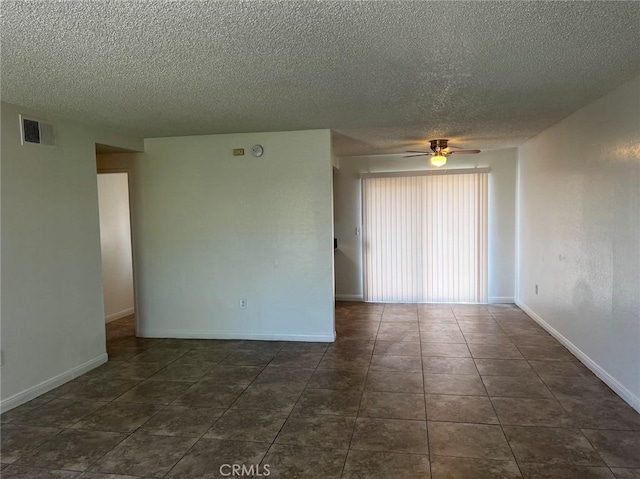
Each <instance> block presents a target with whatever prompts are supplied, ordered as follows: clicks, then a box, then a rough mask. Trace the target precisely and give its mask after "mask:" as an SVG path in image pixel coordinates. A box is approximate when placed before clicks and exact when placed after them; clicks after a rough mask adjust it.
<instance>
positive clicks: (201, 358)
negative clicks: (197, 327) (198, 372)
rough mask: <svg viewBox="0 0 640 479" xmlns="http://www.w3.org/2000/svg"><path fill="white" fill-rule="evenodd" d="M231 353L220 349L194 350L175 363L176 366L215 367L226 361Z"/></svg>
mask: <svg viewBox="0 0 640 479" xmlns="http://www.w3.org/2000/svg"><path fill="white" fill-rule="evenodd" d="M230 353H231V351H227V350H224V349H223V350H218V349H206V348H200V349H192V350H190V351H187V352H186V353H185V354H183V355H182V356H180V357H179V358H178V359H176V360H175V361H174V364H197V365H200V366H207V365H208V366H215V365H216V364H220V363H221V362H222V361H224V360H225V359H226V358H227V357H228V356H229V354H230Z"/></svg>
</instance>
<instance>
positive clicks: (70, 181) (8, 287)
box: [1, 103, 143, 410]
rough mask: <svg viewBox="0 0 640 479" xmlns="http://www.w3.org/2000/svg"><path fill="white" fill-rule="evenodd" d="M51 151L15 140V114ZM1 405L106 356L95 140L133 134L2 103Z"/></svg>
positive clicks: (131, 144) (138, 143)
mask: <svg viewBox="0 0 640 479" xmlns="http://www.w3.org/2000/svg"><path fill="white" fill-rule="evenodd" d="M21 113H22V114H26V115H28V116H31V117H34V118H38V119H43V120H48V121H51V122H53V123H54V125H55V128H56V137H57V148H56V149H47V148H41V147H38V146H33V145H25V146H22V145H21V144H20V129H19V121H18V115H19V114H21ZM1 116H2V119H1V121H2V123H1V135H2V141H1V144H2V146H1V158H2V188H1V192H2V232H1V241H2V254H1V264H2V298H1V308H2V324H1V337H2V339H1V347H2V356H3V358H2V359H3V361H2V396H1V397H2V403H1V404H2V409H3V410H6V409H8V408H11V407H14V406H16V405H18V404H20V403H22V402H24V401H26V400H28V399H31V398H33V397H35V396H37V395H39V394H42V393H43V392H46V391H47V390H49V389H52V388H53V387H55V386H58V385H60V384H62V383H64V382H66V381H68V380H69V379H72V378H73V377H74V376H75V375H77V374H80V373H81V372H84V371H86V370H88V369H91V368H92V367H95V366H96V365H98V364H100V363H101V362H104V361H106V354H105V334H104V305H103V300H102V272H101V269H102V268H101V260H100V230H99V223H98V192H97V179H96V166H95V143H102V144H106V145H113V146H118V147H122V148H128V149H132V150H142V148H143V142H142V140H141V139H139V138H135V137H133V136H128V135H124V134H119V133H116V132H110V131H106V130H100V129H97V128H90V127H87V126H85V125H82V124H79V123H75V122H73V121H69V120H64V119H61V118H56V117H54V116H51V115H47V114H44V113H40V112H36V111H30V110H28V109H26V108H22V107H19V106H15V105H10V104H6V103H2V115H1Z"/></svg>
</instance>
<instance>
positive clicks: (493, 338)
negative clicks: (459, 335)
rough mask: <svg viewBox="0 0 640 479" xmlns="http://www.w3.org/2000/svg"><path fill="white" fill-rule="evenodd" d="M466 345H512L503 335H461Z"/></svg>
mask: <svg viewBox="0 0 640 479" xmlns="http://www.w3.org/2000/svg"><path fill="white" fill-rule="evenodd" d="M463 334H464V339H466V340H467V343H468V344H513V343H512V342H511V340H510V339H509V336H507V335H506V334H504V333H496V332H489V333H470V332H469V333H463Z"/></svg>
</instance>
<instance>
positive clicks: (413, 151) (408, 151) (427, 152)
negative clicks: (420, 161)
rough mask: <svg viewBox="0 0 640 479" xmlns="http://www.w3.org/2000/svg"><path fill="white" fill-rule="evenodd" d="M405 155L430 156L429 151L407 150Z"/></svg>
mask: <svg viewBox="0 0 640 479" xmlns="http://www.w3.org/2000/svg"><path fill="white" fill-rule="evenodd" d="M406 153H424V154H425V155H426V154H430V153H431V152H430V151H416V150H407V151H406Z"/></svg>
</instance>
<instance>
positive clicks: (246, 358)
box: [222, 349, 276, 367]
mask: <svg viewBox="0 0 640 479" xmlns="http://www.w3.org/2000/svg"><path fill="white" fill-rule="evenodd" d="M275 355H276V352H275V351H274V352H269V351H259V350H258V351H254V350H239V349H236V350H235V351H232V352H231V354H229V356H227V357H226V358H225V359H224V361H223V362H222V363H223V364H233V365H234V366H260V367H264V366H266V365H267V364H269V362H270V361H271V360H272V359H273V358H274V357H275Z"/></svg>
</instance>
